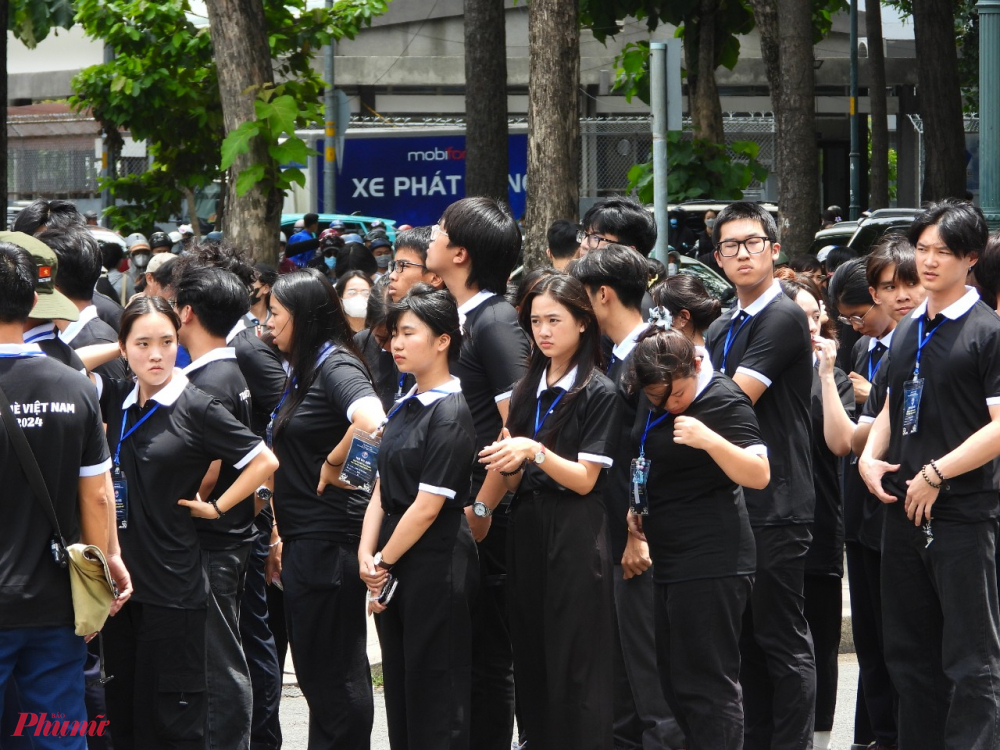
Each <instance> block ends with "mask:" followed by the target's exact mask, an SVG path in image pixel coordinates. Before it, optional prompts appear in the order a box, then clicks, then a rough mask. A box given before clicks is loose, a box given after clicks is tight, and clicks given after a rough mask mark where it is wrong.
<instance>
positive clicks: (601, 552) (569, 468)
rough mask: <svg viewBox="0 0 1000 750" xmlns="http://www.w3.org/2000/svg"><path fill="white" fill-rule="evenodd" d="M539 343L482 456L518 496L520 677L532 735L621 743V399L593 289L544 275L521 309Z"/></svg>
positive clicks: (566, 742) (514, 541) (548, 744)
mask: <svg viewBox="0 0 1000 750" xmlns="http://www.w3.org/2000/svg"><path fill="white" fill-rule="evenodd" d="M519 318H520V322H521V325H522V326H523V327H524V328H525V329H527V330H530V331H531V333H532V336H533V338H534V342H535V347H534V349H533V351H532V354H531V360H530V363H529V365H528V374H527V375H526V376H525V377H524V378H523V379H522V380H521V381H519V382H518V384H517V386H516V387H515V388H514V393H513V395H512V397H511V407H510V419H509V420H508V423H507V424H508V427H509V432H508V431H507V430H506V429H505V430H504V432H503V435H504V437H503V439H502V440H499V441H498V442H495V443H493V444H491V445H488V446H487V447H486V448H485V449H483V451H482V452H481V453H480V457H481V461H482V463H483V464H485V465H486V466H487V467H488V468H489V469H490V470H493V471H497V472H501V473H502V474H503V475H504V476H505V477H506V479H507V486H508V489H510V490H511V491H516V492H517V495H516V496H515V499H514V501H513V502H512V510H511V522H510V536H509V538H508V544H507V587H508V596H509V599H508V601H509V607H510V626H511V643H512V644H513V647H514V680H515V682H516V684H517V686H518V688H517V689H518V693H519V696H520V697H519V698H518V704H519V705H520V707H521V715H522V718H523V719H524V724H525V728H526V729H527V736H528V737H529V741H530V742H531V743H532V744H533V745H534V744H536V743H537V745H538V746H539V747H544V748H555V747H572V748H576V749H578V750H587V748H593V750H606V748H609V747H611V743H612V737H611V734H612V731H611V728H612V706H611V703H612V694H611V689H612V686H611V669H612V652H611V649H612V647H613V634H612V610H611V608H612V606H613V605H612V591H611V559H610V537H609V535H608V528H607V524H608V519H607V516H606V513H605V510H604V501H603V499H602V496H601V491H602V488H603V484H604V480H605V471H604V470H605V469H607V468H609V467H610V466H611V463H612V460H611V458H610V456H611V451H612V448H613V446H612V445H611V443H613V441H614V440H615V439H616V438H617V437H618V435H619V428H620V420H621V410H622V406H621V402H620V400H619V398H618V395H617V393H616V390H615V386H614V385H613V384H612V383H611V381H610V380H608V379H607V378H606V377H605V376H604V374H603V373H602V372H601V371H600V370H599V369H598V367H597V365H598V364H599V360H600V336H601V334H600V330H599V329H598V326H597V319H596V318H595V317H594V312H593V309H592V307H591V305H590V301H589V298H588V297H587V293H586V291H585V289H584V287H583V285H582V284H581V283H580V282H579V281H578V280H576V279H574V278H572V277H570V276H566V275H564V274H556V275H553V276H548V277H543V278H541V279H539V281H538V283H537V284H536V285H535V286H534V287H532V289H531V290H530V291H529V292H528V294H527V295H526V297H525V301H524V305H523V307H522V308H521V312H520V314H519Z"/></svg>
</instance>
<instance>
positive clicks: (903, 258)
mask: <svg viewBox="0 0 1000 750" xmlns="http://www.w3.org/2000/svg"><path fill="white" fill-rule="evenodd" d="M889 266H895V270H894V271H893V275H892V278H893V281H896V280H899V279H902V280H903V281H905V282H906V283H908V284H919V283H920V275H919V274H918V273H917V262H916V258H915V257H914V254H913V245H911V244H910V241H909V240H908V239H906V236H905V235H902V234H898V233H894V232H893V233H889V234H887V235H886V236H885V237H883V238H882V241H881V242H879V243H878V244H877V245H876V246H875V247H874V248H872V251H871V253H869V254H868V260H866V261H865V274H866V275H867V277H868V286H870V287H872V288H873V289H875V288H878V277H879V276H881V275H882V272H883V271H884V270H885V269H886V268H888V267H889Z"/></svg>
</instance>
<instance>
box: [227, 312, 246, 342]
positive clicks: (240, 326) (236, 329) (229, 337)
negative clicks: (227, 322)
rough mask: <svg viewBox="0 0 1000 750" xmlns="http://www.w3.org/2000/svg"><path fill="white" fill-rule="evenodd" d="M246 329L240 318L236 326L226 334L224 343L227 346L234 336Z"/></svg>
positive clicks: (243, 321)
mask: <svg viewBox="0 0 1000 750" xmlns="http://www.w3.org/2000/svg"><path fill="white" fill-rule="evenodd" d="M246 327H247V323H246V320H245V319H244V318H240V319H239V320H237V321H236V325H234V326H233V330H231V331H230V332H229V333H228V334H226V343H227V344H228V343H229V342H230V341H232V340H233V339H234V338H236V334H238V333H239V332H240V331H245V330H246Z"/></svg>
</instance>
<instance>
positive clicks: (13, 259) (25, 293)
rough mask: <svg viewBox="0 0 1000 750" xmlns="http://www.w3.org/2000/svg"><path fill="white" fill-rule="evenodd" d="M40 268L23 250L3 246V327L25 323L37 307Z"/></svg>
mask: <svg viewBox="0 0 1000 750" xmlns="http://www.w3.org/2000/svg"><path fill="white" fill-rule="evenodd" d="M37 280H38V266H37V265H36V264H35V261H34V260H32V258H31V255H30V254H29V253H28V251H27V250H25V249H24V248H23V247H19V246H18V245H15V244H13V243H10V242H0V323H23V322H24V321H26V320H27V319H28V317H29V316H30V315H31V308H33V307H34V306H35V282H36V281H37Z"/></svg>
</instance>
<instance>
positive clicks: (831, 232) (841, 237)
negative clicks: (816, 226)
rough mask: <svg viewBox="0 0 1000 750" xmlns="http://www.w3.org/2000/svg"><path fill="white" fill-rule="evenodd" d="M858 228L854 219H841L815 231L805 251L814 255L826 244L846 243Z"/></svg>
mask: <svg viewBox="0 0 1000 750" xmlns="http://www.w3.org/2000/svg"><path fill="white" fill-rule="evenodd" d="M857 229H858V222H856V221H841V222H838V223H836V224H834V225H833V226H832V227H827V228H826V229H820V230H819V231H818V232H816V238H815V239H814V240H813V241H812V244H811V245H810V246H809V250H808V251H807V252H808V253H809V254H810V255H816V253H818V252H819V251H820V250H822V249H823V248H824V247H826V246H827V245H846V244H847V243H848V242H850V241H851V237H853V236H854V233H855V232H856V231H857Z"/></svg>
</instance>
